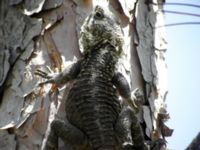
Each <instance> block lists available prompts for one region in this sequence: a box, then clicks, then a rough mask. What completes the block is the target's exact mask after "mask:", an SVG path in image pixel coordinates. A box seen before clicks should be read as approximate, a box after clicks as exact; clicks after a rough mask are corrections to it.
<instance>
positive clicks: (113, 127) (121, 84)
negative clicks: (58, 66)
mask: <svg viewBox="0 0 200 150" xmlns="http://www.w3.org/2000/svg"><path fill="white" fill-rule="evenodd" d="M122 43H123V41H122V37H121V30H120V26H119V24H118V23H117V21H116V18H114V16H113V15H112V14H110V12H109V11H108V10H104V9H102V8H101V7H100V6H96V8H95V9H94V11H93V12H92V13H91V15H89V16H88V18H87V19H86V21H85V22H84V25H83V26H82V30H81V37H80V48H81V49H82V50H83V54H84V57H83V58H82V59H81V60H79V61H78V62H76V63H75V64H73V65H72V66H71V67H70V68H69V69H65V70H64V71H63V72H61V73H59V74H57V75H52V76H51V75H49V74H47V73H45V72H43V71H40V70H38V71H37V72H36V74H38V75H40V76H42V77H44V78H47V79H48V80H47V81H45V82H43V83H40V85H42V84H46V83H57V84H61V83H62V84H63V83H67V82H68V81H70V80H74V83H73V86H72V88H71V89H70V91H69V94H68V97H67V99H66V109H65V111H66V121H61V120H54V121H53V122H52V124H51V132H50V134H49V136H48V138H47V142H46V146H45V149H46V150H56V149H57V148H58V138H61V139H62V140H63V141H64V142H65V143H67V144H69V145H71V146H72V147H73V148H74V149H78V150H123V149H124V150H131V149H135V150H143V149H144V150H146V148H145V145H144V137H143V133H142V130H141V127H140V124H139V122H138V120H137V117H136V116H135V112H134V110H133V109H135V105H134V102H133V98H132V96H131V92H130V87H129V84H128V82H127V80H126V79H125V77H124V76H123V75H122V74H121V73H119V72H116V63H117V61H118V58H119V57H120V55H121V53H122ZM118 93H119V94H120V96H121V97H122V98H123V100H124V101H125V102H126V103H127V104H128V105H129V106H130V107H132V108H133V109H131V108H129V107H127V105H125V106H124V107H122V105H121V103H120V101H119V99H118Z"/></svg>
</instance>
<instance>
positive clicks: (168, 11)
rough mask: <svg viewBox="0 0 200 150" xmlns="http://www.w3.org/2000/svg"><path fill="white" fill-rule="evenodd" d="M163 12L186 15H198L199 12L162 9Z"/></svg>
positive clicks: (199, 15)
mask: <svg viewBox="0 0 200 150" xmlns="http://www.w3.org/2000/svg"><path fill="white" fill-rule="evenodd" d="M164 12H165V13H170V14H178V15H187V16H193V17H200V14H193V13H188V12H181V11H172V10H164Z"/></svg>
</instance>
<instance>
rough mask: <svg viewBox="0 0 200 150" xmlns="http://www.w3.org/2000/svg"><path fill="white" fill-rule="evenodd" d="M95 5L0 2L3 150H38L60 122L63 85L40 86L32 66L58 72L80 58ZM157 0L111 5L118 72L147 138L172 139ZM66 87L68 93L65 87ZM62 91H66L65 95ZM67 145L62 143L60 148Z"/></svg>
mask: <svg viewBox="0 0 200 150" xmlns="http://www.w3.org/2000/svg"><path fill="white" fill-rule="evenodd" d="M96 1H97V0H93V1H92V0H55V1H50V0H32V1H28V0H24V1H22V0H2V1H0V65H1V68H0V102H1V105H0V129H1V130H0V147H1V150H8V149H12V150H17V149H18V150H30V149H31V150H38V149H41V147H42V145H43V143H44V141H45V140H46V135H47V133H48V131H49V124H50V122H51V121H52V120H53V119H54V118H55V117H58V118H63V117H64V113H63V112H64V109H63V106H64V105H63V103H64V101H62V99H63V98H62V97H63V95H66V93H67V89H68V88H66V87H69V86H68V85H67V86H65V87H56V86H55V85H52V86H51V85H49V84H48V85H45V86H44V87H38V86H37V83H38V82H39V81H41V80H42V79H41V78H40V77H37V76H35V75H34V71H35V70H36V69H37V68H40V69H41V68H42V69H47V68H46V67H45V66H49V67H50V68H51V69H52V70H53V71H54V72H59V71H62V70H63V68H65V67H66V66H68V65H69V64H71V63H72V62H73V61H74V60H75V59H78V58H80V57H81V52H80V51H79V45H78V38H79V31H80V26H81V25H82V23H83V20H84V19H85V17H86V16H87V15H88V14H89V13H90V11H91V9H92V7H93V5H94V4H95V2H96ZM158 3H160V1H157V0H153V1H150V0H133V1H130V0H117V1H114V0H110V1H109V6H111V7H113V8H114V9H113V10H114V12H115V14H116V15H117V17H119V18H120V19H121V27H122V30H123V32H124V40H125V44H124V48H123V50H124V55H123V58H121V59H120V63H119V64H120V66H119V70H120V72H122V73H123V74H124V75H125V76H126V77H127V79H128V81H129V82H130V84H131V87H132V90H134V89H135V88H140V89H142V91H143V92H144V96H145V102H144V103H143V104H142V106H141V108H142V109H141V111H140V113H139V115H138V118H139V120H140V121H141V124H142V125H143V129H144V133H145V135H146V139H147V140H151V141H157V140H159V139H160V138H164V137H165V136H170V135H171V134H172V130H171V129H169V128H168V127H167V126H166V125H165V124H164V121H166V120H167V119H168V118H169V115H168V114H167V111H166V104H165V99H166V95H167V66H166V63H165V52H166V37H165V29H164V27H161V26H162V25H163V24H164V15H163V12H162V9H163V8H162V5H157V4H158ZM65 89H66V90H65ZM64 91H65V92H64ZM63 148H66V146H64V145H63V144H62V143H61V144H60V149H63Z"/></svg>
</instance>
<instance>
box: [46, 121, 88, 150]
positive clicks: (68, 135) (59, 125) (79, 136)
mask: <svg viewBox="0 0 200 150" xmlns="http://www.w3.org/2000/svg"><path fill="white" fill-rule="evenodd" d="M58 138H61V139H62V140H63V142H64V143H66V144H69V145H70V146H72V147H86V146H87V137H86V135H85V134H84V133H83V132H82V131H81V130H79V129H78V128H76V127H75V126H73V125H72V124H71V123H69V122H68V121H61V120H54V121H53V122H52V123H51V130H50V133H49V135H48V137H47V141H46V144H45V148H44V150H57V149H58Z"/></svg>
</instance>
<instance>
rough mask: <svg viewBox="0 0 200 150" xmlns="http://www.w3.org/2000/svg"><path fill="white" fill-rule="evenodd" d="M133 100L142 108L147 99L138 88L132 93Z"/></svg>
mask: <svg viewBox="0 0 200 150" xmlns="http://www.w3.org/2000/svg"><path fill="white" fill-rule="evenodd" d="M131 98H132V100H133V101H134V102H135V104H136V105H137V106H141V105H143V104H144V103H145V98H144V94H143V92H142V91H141V90H140V89H139V88H136V89H135V90H134V91H133V92H132V93H131Z"/></svg>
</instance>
